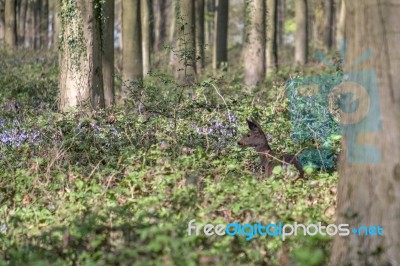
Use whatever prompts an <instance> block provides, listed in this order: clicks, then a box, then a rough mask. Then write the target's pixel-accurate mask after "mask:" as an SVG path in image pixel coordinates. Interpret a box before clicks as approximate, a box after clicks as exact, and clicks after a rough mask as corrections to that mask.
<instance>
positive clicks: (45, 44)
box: [40, 0, 49, 49]
mask: <svg viewBox="0 0 400 266" xmlns="http://www.w3.org/2000/svg"><path fill="white" fill-rule="evenodd" d="M40 45H41V46H40V47H41V48H42V49H48V48H49V0H42V6H41V21H40Z"/></svg>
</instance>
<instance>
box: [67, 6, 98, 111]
mask: <svg viewBox="0 0 400 266" xmlns="http://www.w3.org/2000/svg"><path fill="white" fill-rule="evenodd" d="M61 12H68V16H66V15H63V16H61V18H62V19H61V23H62V27H63V40H69V41H68V42H67V41H63V42H62V43H61V50H60V53H61V54H60V109H61V110H62V111H66V110H67V109H69V108H71V107H82V106H84V105H86V104H89V106H91V107H92V108H94V109H98V108H103V107H104V92H103V77H102V69H101V63H102V60H101V35H100V34H101V33H100V28H101V21H100V12H101V10H100V6H99V5H98V4H97V3H96V2H95V1H87V0H78V1H62V6H61ZM71 12H73V13H72V14H71ZM71 44H72V45H71Z"/></svg>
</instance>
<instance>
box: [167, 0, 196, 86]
mask: <svg viewBox="0 0 400 266" xmlns="http://www.w3.org/2000/svg"><path fill="white" fill-rule="evenodd" d="M176 4H177V5H176V7H175V29H176V33H177V40H176V48H175V49H174V52H173V55H172V56H173V59H172V63H173V65H174V68H175V78H176V80H177V81H178V82H179V83H181V84H185V85H188V84H192V83H193V82H194V80H195V78H196V77H195V75H196V42H195V10H194V6H195V5H194V0H177V2H176Z"/></svg>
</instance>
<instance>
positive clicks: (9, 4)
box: [4, 0, 17, 48]
mask: <svg viewBox="0 0 400 266" xmlns="http://www.w3.org/2000/svg"><path fill="white" fill-rule="evenodd" d="M4 15H5V26H6V28H5V36H4V39H5V43H6V45H7V46H8V47H10V48H15V47H16V46H17V20H16V1H15V0H6V1H5V9H4Z"/></svg>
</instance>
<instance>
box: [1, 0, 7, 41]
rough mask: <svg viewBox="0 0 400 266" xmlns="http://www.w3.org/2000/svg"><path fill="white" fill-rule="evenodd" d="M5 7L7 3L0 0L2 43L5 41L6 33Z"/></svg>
mask: <svg viewBox="0 0 400 266" xmlns="http://www.w3.org/2000/svg"><path fill="white" fill-rule="evenodd" d="M4 8H5V3H4V2H0V43H3V42H4V34H5V26H6V25H5V24H6V22H5V19H4Z"/></svg>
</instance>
